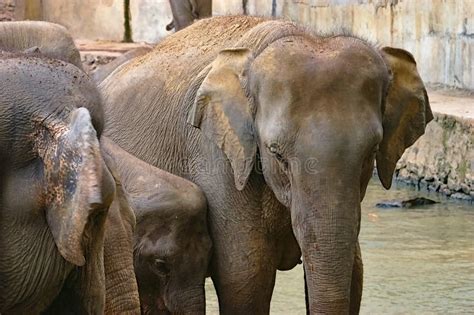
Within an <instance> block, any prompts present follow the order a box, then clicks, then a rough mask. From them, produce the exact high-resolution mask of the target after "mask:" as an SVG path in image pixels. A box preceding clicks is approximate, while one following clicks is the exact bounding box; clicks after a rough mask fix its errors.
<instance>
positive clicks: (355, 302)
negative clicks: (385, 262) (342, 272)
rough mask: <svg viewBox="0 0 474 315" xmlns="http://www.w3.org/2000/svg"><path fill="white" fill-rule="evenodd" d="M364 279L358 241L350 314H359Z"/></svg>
mask: <svg viewBox="0 0 474 315" xmlns="http://www.w3.org/2000/svg"><path fill="white" fill-rule="evenodd" d="M363 278H364V265H363V263H362V255H361V252H360V245H359V241H357V243H356V250H355V255H354V264H353V267H352V281H351V304H350V314H359V311H360V302H361V299H362V288H363V282H364V281H363Z"/></svg>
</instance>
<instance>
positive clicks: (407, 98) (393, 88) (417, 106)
mask: <svg viewBox="0 0 474 315" xmlns="http://www.w3.org/2000/svg"><path fill="white" fill-rule="evenodd" d="M381 53H382V56H383V58H384V60H385V63H386V64H387V67H388V68H389V70H390V71H391V73H392V82H391V84H390V87H389V90H388V94H387V96H386V100H385V111H384V114H383V140H382V142H381V143H380V145H379V151H378V152H377V155H376V160H377V171H378V175H379V178H380V181H381V182H382V184H383V186H384V187H385V188H387V189H388V188H390V186H391V185H392V175H393V172H394V170H395V166H396V164H397V161H398V160H399V159H400V157H401V156H402V154H403V152H404V151H405V149H406V148H408V147H409V146H411V145H412V144H413V143H415V141H416V140H417V139H418V138H419V137H420V136H421V135H423V134H424V132H425V127H426V124H427V123H428V122H430V121H431V120H432V119H433V114H432V113H431V108H430V104H429V100H428V94H427V93H426V89H425V87H424V85H423V81H422V80H421V78H420V75H419V74H418V71H417V69H416V62H415V59H414V58H413V56H412V55H411V54H410V53H409V52H407V51H405V50H402V49H397V48H391V47H384V48H383V49H382V51H381Z"/></svg>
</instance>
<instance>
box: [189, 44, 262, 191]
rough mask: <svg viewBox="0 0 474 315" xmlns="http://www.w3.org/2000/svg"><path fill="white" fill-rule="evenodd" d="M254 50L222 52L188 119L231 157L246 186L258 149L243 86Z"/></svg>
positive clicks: (240, 184)
mask: <svg viewBox="0 0 474 315" xmlns="http://www.w3.org/2000/svg"><path fill="white" fill-rule="evenodd" d="M251 59H252V53H251V52H250V50H248V49H247V48H235V49H226V50H223V51H221V52H220V53H219V55H218V56H217V58H216V60H214V62H213V63H212V64H211V69H210V71H209V73H208V74H207V76H206V77H205V79H204V81H203V82H202V84H201V87H200V88H199V90H198V91H197V96H196V99H195V101H194V104H193V106H192V108H191V110H190V112H189V116H188V123H190V124H191V125H193V126H195V127H198V128H200V129H201V130H202V132H203V133H204V135H205V136H206V137H207V138H208V139H210V140H211V141H212V142H214V143H215V144H216V145H217V146H218V147H219V148H220V149H221V150H222V151H224V153H225V155H226V156H227V158H228V159H229V161H230V164H231V165H232V169H233V171H234V181H235V186H236V187H237V189H238V190H242V189H243V188H244V186H245V184H246V183H247V180H248V177H249V175H250V173H251V172H252V169H253V165H254V162H255V157H256V152H257V142H256V139H255V133H254V121H253V113H252V108H251V106H250V103H249V99H248V97H247V95H246V93H245V91H244V87H243V86H242V85H243V83H242V82H245V81H246V80H247V79H246V75H247V73H246V72H247V68H248V65H249V63H250V60H251Z"/></svg>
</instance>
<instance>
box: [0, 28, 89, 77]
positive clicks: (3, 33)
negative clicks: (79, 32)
mask: <svg viewBox="0 0 474 315" xmlns="http://www.w3.org/2000/svg"><path fill="white" fill-rule="evenodd" d="M35 49H38V50H39V51H41V53H42V54H43V55H45V56H48V57H50V58H53V59H58V60H62V61H65V62H68V63H72V64H73V65H75V66H76V67H78V68H79V69H82V63H81V56H80V54H79V50H78V49H77V47H76V45H75V44H74V40H73V39H72V36H71V34H69V32H68V31H67V30H66V28H65V27H63V26H61V25H59V24H54V23H49V22H41V21H17V22H2V23H0V50H6V51H10V52H14V51H25V50H30V51H32V52H34V51H35Z"/></svg>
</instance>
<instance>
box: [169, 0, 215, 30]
mask: <svg viewBox="0 0 474 315" xmlns="http://www.w3.org/2000/svg"><path fill="white" fill-rule="evenodd" d="M170 6H171V12H172V13H173V21H171V22H170V23H169V24H168V25H166V30H167V31H171V30H172V29H173V28H174V29H175V30H176V31H179V30H181V29H183V28H185V27H187V26H189V25H191V24H192V23H193V22H194V20H198V19H203V18H206V17H210V16H211V15H212V0H170Z"/></svg>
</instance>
